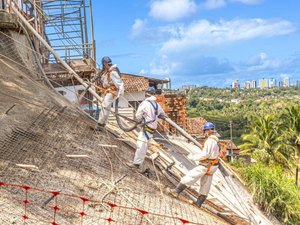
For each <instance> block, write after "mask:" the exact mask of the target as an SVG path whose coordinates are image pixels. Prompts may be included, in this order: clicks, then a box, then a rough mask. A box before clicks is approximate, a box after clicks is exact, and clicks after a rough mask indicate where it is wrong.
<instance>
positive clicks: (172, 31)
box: [93, 0, 300, 88]
mask: <svg viewBox="0 0 300 225" xmlns="http://www.w3.org/2000/svg"><path fill="white" fill-rule="evenodd" d="M299 12H300V1H299V0H284V1H283V0H109V1H104V0H93V14H94V15H93V16H94V27H95V40H96V48H97V61H98V62H101V58H102V57H103V56H109V57H111V58H112V61H113V63H116V64H117V65H118V67H119V68H120V70H121V72H124V73H130V74H136V75H143V76H148V77H154V78H159V79H165V78H167V77H169V78H171V81H172V88H179V87H181V86H182V85H197V86H210V87H229V86H230V85H231V83H232V82H233V81H234V80H239V81H240V83H241V84H242V86H243V82H245V81H247V80H258V79H261V78H266V79H268V78H275V79H276V80H277V81H280V80H282V79H283V78H284V77H287V76H288V77H289V78H290V81H291V82H292V83H293V82H296V80H299V81H300V13H299Z"/></svg>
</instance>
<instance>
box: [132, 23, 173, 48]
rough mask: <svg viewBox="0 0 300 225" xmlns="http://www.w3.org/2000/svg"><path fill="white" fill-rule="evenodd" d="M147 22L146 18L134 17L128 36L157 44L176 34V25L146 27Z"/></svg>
mask: <svg viewBox="0 0 300 225" xmlns="http://www.w3.org/2000/svg"><path fill="white" fill-rule="evenodd" d="M147 24H148V21H147V20H141V19H136V20H135V21H134V23H133V25H132V27H131V30H130V34H129V36H130V38H132V39H134V40H135V41H140V42H143V43H152V44H158V43H161V42H164V41H167V40H169V39H170V38H172V37H176V35H177V34H178V31H177V29H178V26H176V25H168V26H160V27H148V26H147Z"/></svg>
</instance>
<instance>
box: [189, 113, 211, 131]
mask: <svg viewBox="0 0 300 225" xmlns="http://www.w3.org/2000/svg"><path fill="white" fill-rule="evenodd" d="M206 122H207V121H206V120H205V119H204V118H202V117H196V118H187V132H188V133H190V134H196V135H200V134H201V133H203V125H204V123H206Z"/></svg>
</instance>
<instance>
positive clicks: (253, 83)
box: [251, 80, 257, 88]
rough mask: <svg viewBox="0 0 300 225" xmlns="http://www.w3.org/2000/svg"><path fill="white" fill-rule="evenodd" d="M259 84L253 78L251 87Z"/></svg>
mask: <svg viewBox="0 0 300 225" xmlns="http://www.w3.org/2000/svg"><path fill="white" fill-rule="evenodd" d="M256 87H257V84H256V80H252V81H251V88H256Z"/></svg>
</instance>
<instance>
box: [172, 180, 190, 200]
mask: <svg viewBox="0 0 300 225" xmlns="http://www.w3.org/2000/svg"><path fill="white" fill-rule="evenodd" d="M186 188H187V186H186V185H185V184H182V183H179V184H178V185H177V187H176V188H175V189H171V190H170V195H171V196H173V197H175V198H177V197H178V195H179V194H180V193H181V192H182V191H183V190H184V189H186Z"/></svg>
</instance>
